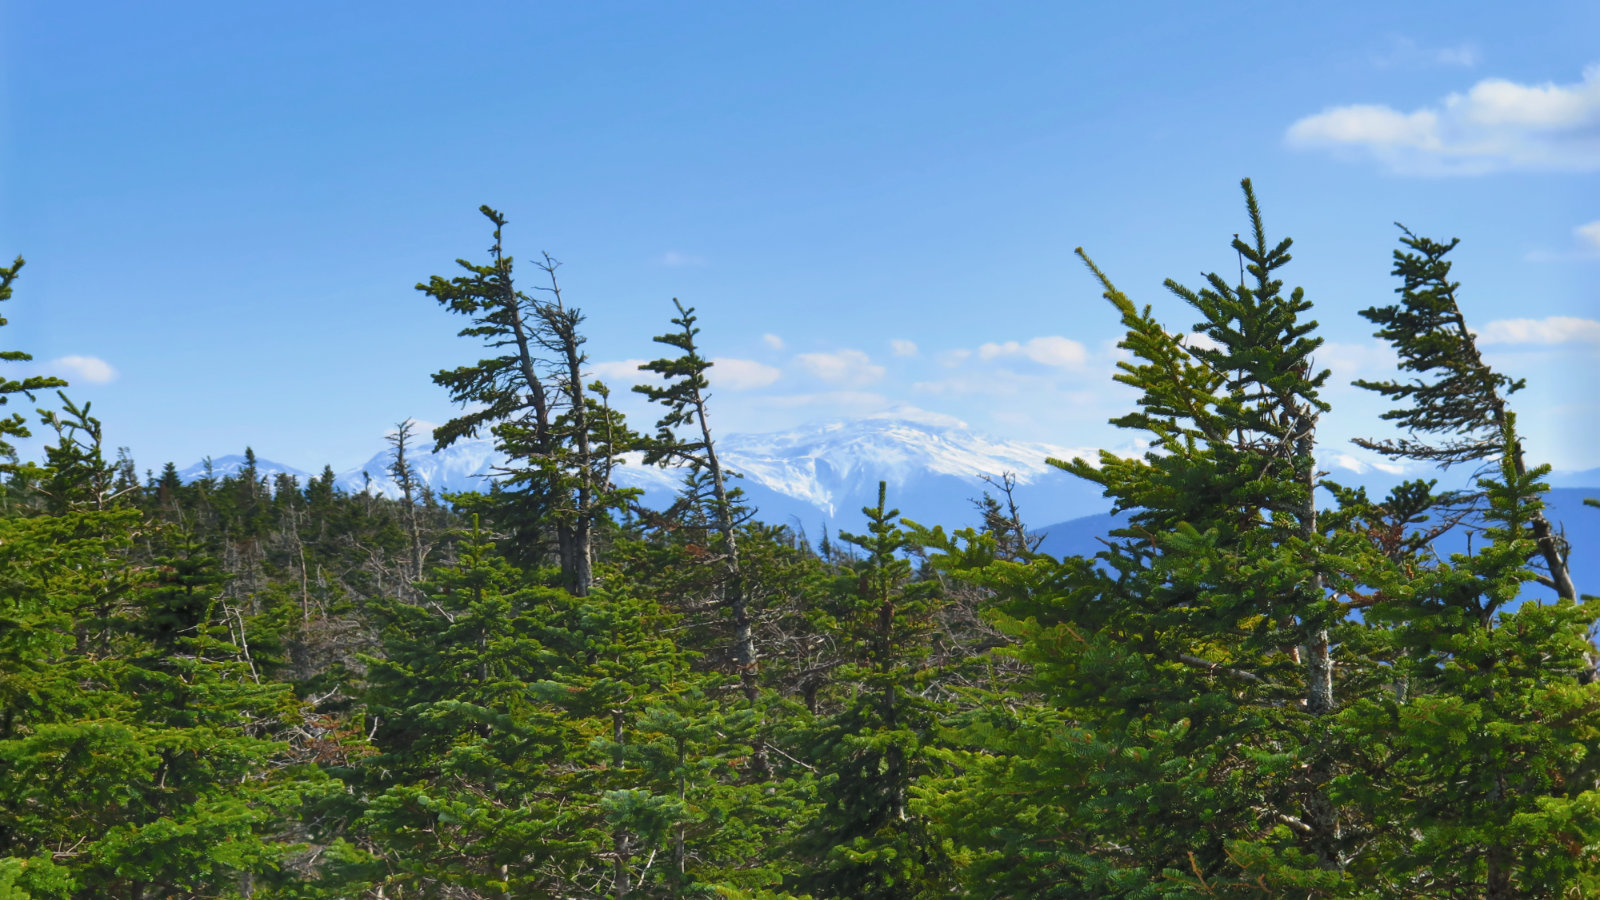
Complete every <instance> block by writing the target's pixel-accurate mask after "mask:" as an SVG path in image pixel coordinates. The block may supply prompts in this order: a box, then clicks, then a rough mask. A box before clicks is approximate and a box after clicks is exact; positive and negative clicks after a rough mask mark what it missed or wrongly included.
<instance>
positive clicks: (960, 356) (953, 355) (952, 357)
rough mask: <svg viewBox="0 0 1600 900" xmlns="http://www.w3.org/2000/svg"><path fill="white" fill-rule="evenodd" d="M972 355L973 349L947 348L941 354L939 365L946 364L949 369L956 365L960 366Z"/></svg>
mask: <svg viewBox="0 0 1600 900" xmlns="http://www.w3.org/2000/svg"><path fill="white" fill-rule="evenodd" d="M971 355H972V351H971V350H966V349H963V348H957V349H955V350H946V351H944V352H943V353H941V354H939V365H941V366H944V367H945V368H947V369H954V368H955V367H956V366H959V365H961V364H962V363H964V362H966V361H967V358H968V357H970V356H971Z"/></svg>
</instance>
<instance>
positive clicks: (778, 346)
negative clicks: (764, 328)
mask: <svg viewBox="0 0 1600 900" xmlns="http://www.w3.org/2000/svg"><path fill="white" fill-rule="evenodd" d="M761 342H762V343H764V344H766V345H767V346H768V347H771V348H772V349H774V350H782V349H783V338H781V337H778V336H777V335H775V334H772V333H770V332H769V333H767V334H763V335H762V336H761Z"/></svg>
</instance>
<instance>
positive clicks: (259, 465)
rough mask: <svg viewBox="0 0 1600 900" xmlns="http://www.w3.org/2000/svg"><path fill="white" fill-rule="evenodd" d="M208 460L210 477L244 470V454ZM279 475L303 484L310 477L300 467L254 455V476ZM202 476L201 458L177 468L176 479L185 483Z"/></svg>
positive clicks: (203, 475) (204, 461)
mask: <svg viewBox="0 0 1600 900" xmlns="http://www.w3.org/2000/svg"><path fill="white" fill-rule="evenodd" d="M210 462H211V477H212V478H219V479H220V478H226V477H228V476H237V475H238V474H239V473H240V472H242V471H244V466H245V458H244V455H243V454H240V453H230V454H228V455H227V456H216V457H212V458H211V460H210ZM279 475H289V476H291V477H293V478H295V479H296V480H298V481H299V482H300V483H301V484H304V483H305V482H306V480H307V479H309V478H310V477H311V475H310V474H308V473H306V472H303V471H301V470H300V469H296V468H295V467H294V466H286V465H284V464H283V463H278V462H273V461H272V460H270V459H262V458H261V457H259V456H258V457H256V477H258V478H266V479H268V480H271V479H273V478H275V477H277V476H279ZM204 477H206V460H201V461H200V462H197V463H195V464H194V465H192V466H188V467H186V468H182V469H179V470H178V480H180V481H182V482H184V483H185V484H187V483H189V482H192V481H199V480H200V479H202V478H204Z"/></svg>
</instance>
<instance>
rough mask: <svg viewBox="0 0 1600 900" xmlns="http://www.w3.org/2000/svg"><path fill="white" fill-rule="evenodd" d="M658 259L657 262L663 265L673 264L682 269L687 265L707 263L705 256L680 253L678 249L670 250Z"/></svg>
mask: <svg viewBox="0 0 1600 900" xmlns="http://www.w3.org/2000/svg"><path fill="white" fill-rule="evenodd" d="M656 259H657V262H660V263H661V264H662V265H664V266H671V267H672V268H674V269H680V268H683V267H685V266H703V265H705V264H706V261H705V258H704V257H700V256H690V255H689V254H687V253H679V252H678V251H676V250H668V251H667V252H665V253H663V254H661V255H660V256H659V257H657V258H656Z"/></svg>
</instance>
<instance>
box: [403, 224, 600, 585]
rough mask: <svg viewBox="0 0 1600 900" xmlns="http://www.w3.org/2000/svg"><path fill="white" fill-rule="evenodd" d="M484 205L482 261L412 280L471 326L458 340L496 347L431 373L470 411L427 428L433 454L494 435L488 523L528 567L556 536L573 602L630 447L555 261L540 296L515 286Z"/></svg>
mask: <svg viewBox="0 0 1600 900" xmlns="http://www.w3.org/2000/svg"><path fill="white" fill-rule="evenodd" d="M481 211H482V212H483V214H484V216H485V217H487V218H488V219H489V221H490V222H491V223H493V225H494V245H493V246H492V247H490V249H489V252H490V256H491V259H490V262H488V263H487V264H483V265H479V264H475V263H470V262H468V261H466V260H464V259H461V260H457V261H456V262H457V263H458V264H459V265H460V266H461V268H462V269H463V270H464V271H465V274H462V275H458V276H456V277H454V278H448V279H447V278H443V277H441V276H438V275H435V276H433V277H432V278H431V279H429V281H428V282H427V283H425V284H418V285H417V289H418V290H420V291H422V292H423V293H425V294H427V295H428V296H430V297H432V298H434V299H435V300H437V301H438V302H439V303H440V305H442V306H444V307H445V308H447V309H449V310H450V311H451V312H453V313H456V314H458V315H462V316H466V317H467V318H468V319H469V320H470V321H471V323H472V324H470V325H469V326H467V327H466V328H463V329H462V330H461V332H460V334H461V336H462V337H471V338H476V339H479V340H480V341H482V343H483V344H484V346H485V347H487V348H488V349H490V350H491V352H493V353H494V354H495V355H494V356H491V357H489V358H487V359H484V360H481V361H479V362H478V363H477V364H475V365H468V366H460V367H457V368H454V369H447V370H443V371H440V372H437V373H435V374H434V376H433V381H434V383H435V384H438V385H440V386H441V387H444V388H445V389H446V390H448V391H449V392H450V398H451V399H452V400H454V401H455V402H457V403H460V404H462V405H463V406H468V407H473V408H472V409H470V411H468V412H466V413H463V414H462V415H460V416H457V417H456V418H454V419H451V420H450V421H449V422H446V423H445V424H444V425H442V426H440V427H439V428H437V429H435V430H434V435H433V437H434V446H435V449H436V450H442V449H444V448H446V447H449V446H450V445H451V444H453V443H455V442H456V441H458V440H460V439H462V438H465V437H473V436H475V435H476V434H478V432H479V431H480V430H484V429H487V430H488V431H490V432H491V433H492V434H493V435H494V438H495V441H496V445H497V447H498V448H499V449H500V450H502V451H503V452H504V453H505V454H506V455H507V456H508V457H509V458H510V460H511V463H510V467H509V468H508V469H507V470H506V471H504V472H502V473H500V474H501V475H502V476H503V477H502V478H501V479H499V480H498V482H497V484H496V486H495V488H494V490H493V492H492V495H491V497H492V499H493V500H494V502H493V503H492V504H491V508H492V509H493V510H494V511H495V516H496V519H497V521H499V522H500V523H501V524H502V526H503V527H506V528H508V529H511V530H512V531H513V532H514V533H515V535H516V543H517V545H519V546H518V547H517V548H516V549H518V550H519V551H520V554H521V556H522V557H523V558H524V559H525V560H527V561H531V562H536V561H538V560H539V559H540V558H541V557H542V556H543V555H544V554H545V543H546V540H545V535H547V534H548V533H549V532H550V531H554V533H555V545H556V558H557V561H558V562H559V564H560V567H561V572H562V577H563V580H564V583H565V585H566V587H567V589H568V590H569V591H571V592H572V593H573V594H574V595H575V596H580V597H581V596H583V595H584V594H587V593H588V591H589V588H590V586H591V585H592V583H593V566H594V540H595V531H596V528H597V526H598V525H599V524H600V523H602V522H603V521H604V520H605V518H606V516H607V514H608V510H611V509H614V508H617V507H618V506H620V505H621V504H622V503H624V502H625V501H626V499H627V497H628V496H630V494H629V492H626V491H619V490H618V489H617V488H616V487H615V485H613V484H611V483H610V481H609V480H608V479H607V477H606V476H607V473H608V472H609V471H610V468H611V466H612V465H613V463H614V461H615V457H616V455H618V454H620V453H621V452H623V451H625V450H626V449H628V448H629V442H628V441H627V440H623V439H620V438H623V437H625V435H623V434H621V433H619V432H618V429H617V424H618V423H617V422H616V421H615V420H614V418H613V417H611V416H609V415H607V414H606V413H605V412H604V411H603V408H602V404H601V403H600V402H599V401H598V400H597V398H596V397H594V396H593V394H594V391H593V390H592V388H591V387H590V385H588V384H586V383H585V380H584V371H583V369H584V366H585V365H586V364H587V361H588V358H587V356H586V355H585V354H584V352H583V349H582V346H583V343H584V338H583V336H582V334H581V332H580V331H579V326H580V325H581V324H582V322H583V314H582V313H581V312H580V311H579V310H578V309H576V308H574V307H570V306H567V305H566V303H565V301H564V299H563V297H562V294H561V287H560V283H559V282H558V281H557V279H556V274H555V273H556V268H557V267H558V266H559V263H557V262H556V261H555V260H553V259H551V258H550V257H549V256H548V255H546V256H545V257H544V261H543V263H542V264H540V265H539V268H540V269H541V270H542V271H543V272H544V273H545V274H546V275H547V276H548V278H549V285H548V286H547V287H544V288H541V289H540V292H541V293H542V295H540V296H535V295H530V294H527V293H524V292H523V291H522V290H520V289H518V287H517V286H516V283H515V281H514V280H513V275H512V258H511V257H510V256H509V255H507V254H506V253H505V252H504V250H503V248H502V245H501V232H502V230H503V229H504V227H505V224H506V219H505V217H504V216H502V215H501V214H500V213H498V212H496V211H495V210H493V209H490V208H489V207H487V206H484V207H481ZM597 429H598V431H597ZM608 436H609V439H608Z"/></svg>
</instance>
